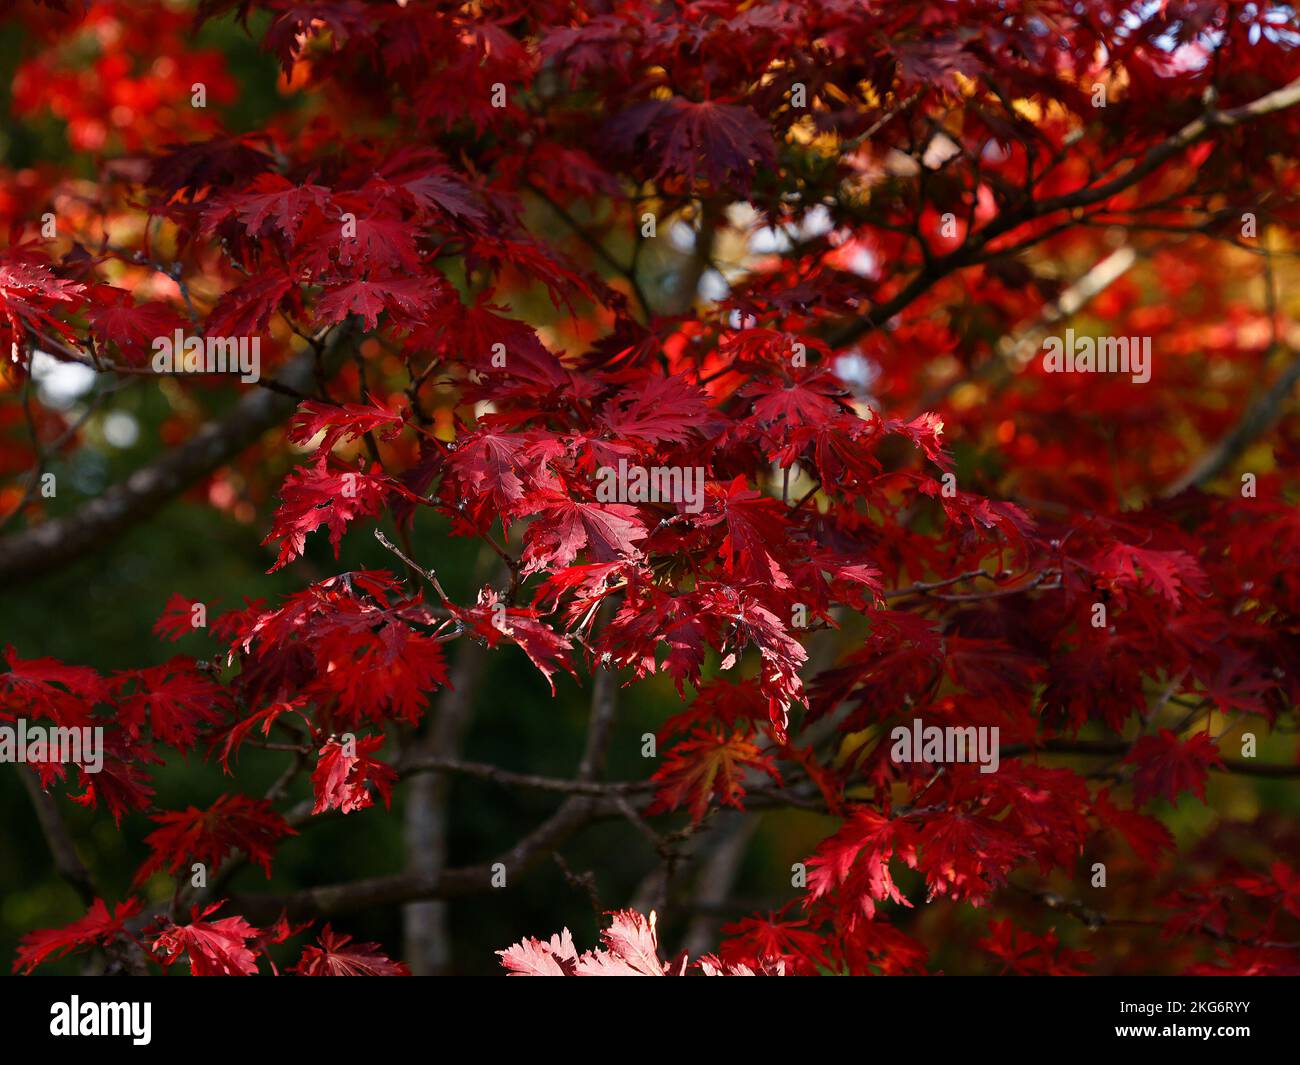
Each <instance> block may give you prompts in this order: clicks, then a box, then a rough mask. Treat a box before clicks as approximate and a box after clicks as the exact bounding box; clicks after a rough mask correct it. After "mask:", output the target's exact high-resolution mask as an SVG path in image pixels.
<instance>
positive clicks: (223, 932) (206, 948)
mask: <svg viewBox="0 0 1300 1065" xmlns="http://www.w3.org/2000/svg"><path fill="white" fill-rule="evenodd" d="M224 905H225V900H224V899H223V900H222V901H220V902H214V903H212V904H211V905H210V906H208V907H206V908H203V909H200V908H199V907H198V906H195V907H193V908H192V909H191V911H190V921H189V923H188V924H176V923H174V922H173V923H169V924H168V925H167V926H166V927H164V928H163V930H162V931H161V932H159V933H158V934H157V936H155V937H154V940H153V943H152V944H151V946H152V948H153V952H154V954H155V955H156V956H158V957H159V958H160V959H161V960H162V963H163V965H164V966H166V967H168V968H170V967H171V966H172V965H174V964H176V962H177V961H179V960H180V958H181V956H182V955H184V956H185V958H186V959H187V960H188V961H189V966H190V975H192V976H253V975H255V974H256V973H257V957H256V955H254V953H253V952H252V950H250V949H249V942H250V941H256V940H257V939H258V937H259V936H261V934H262V933H261V932H260V931H258V929H256V928H254V927H253V926H252V925H251V924H249V923H248V922H247V921H245V920H244V919H243V918H242V917H222V918H221V919H220V920H218V921H209V920H207V918H208V917H209V916H210V915H211V914H213V913H215V912H216V911H217V910H219V909H221V907H222V906H224Z"/></svg>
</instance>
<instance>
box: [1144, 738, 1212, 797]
mask: <svg viewBox="0 0 1300 1065" xmlns="http://www.w3.org/2000/svg"><path fill="white" fill-rule="evenodd" d="M1124 761H1125V762H1127V763H1129V764H1131V765H1134V766H1136V767H1137V769H1136V771H1135V772H1134V774H1133V800H1134V802H1136V803H1137V805H1138V806H1142V805H1144V804H1145V803H1147V802H1149V801H1150V800H1151V799H1153V798H1155V797H1156V796H1164V797H1165V798H1166V799H1168V800H1169V801H1170V802H1175V801H1177V799H1178V795H1179V794H1180V793H1181V792H1184V791H1190V792H1191V793H1192V794H1193V795H1195V796H1196V797H1197V798H1198V799H1200V800H1201V801H1202V802H1204V801H1205V780H1206V777H1208V776H1209V772H1210V767H1211V766H1215V765H1218V766H1221V765H1223V759H1222V758H1220V757H1219V749H1218V747H1216V746H1215V744H1214V741H1213V740H1212V739H1210V737H1209V736H1208V735H1207V734H1206V733H1204V732H1197V733H1195V734H1194V735H1193V736H1191V737H1190V738H1189V739H1187V740H1180V739H1179V738H1178V737H1177V736H1176V735H1175V734H1174V733H1172V732H1170V731H1169V729H1163V728H1162V729H1161V730H1160V731H1159V732H1158V733H1157V734H1156V735H1154V736H1143V737H1141V738H1140V739H1139V740H1138V741H1137V742H1136V743H1135V744H1133V749H1132V750H1131V751H1129V753H1128V755H1127V756H1126V757H1125V759H1124Z"/></svg>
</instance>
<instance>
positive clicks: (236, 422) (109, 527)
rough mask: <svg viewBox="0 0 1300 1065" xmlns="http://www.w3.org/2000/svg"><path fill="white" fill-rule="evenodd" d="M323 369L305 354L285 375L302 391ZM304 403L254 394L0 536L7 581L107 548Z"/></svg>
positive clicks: (334, 339)
mask: <svg viewBox="0 0 1300 1065" xmlns="http://www.w3.org/2000/svg"><path fill="white" fill-rule="evenodd" d="M351 333H352V328H351V324H350V323H345V324H344V325H342V326H340V327H339V328H338V329H337V330H335V332H334V333H333V335H332V336H331V337H330V341H329V342H328V344H327V349H328V356H327V365H328V366H329V367H330V368H331V370H332V369H337V367H338V365H339V364H340V363H341V362H342V357H343V352H342V348H343V347H344V340H345V337H347V336H350V335H351ZM315 368H316V358H315V354H314V353H313V352H304V353H303V354H301V355H298V356H297V357H295V358H294V359H293V361H291V362H290V363H289V364H288V365H287V366H286V367H285V368H284V370H283V371H282V372H281V373H280V375H279V378H278V380H279V381H280V383H281V384H283V385H285V386H286V387H288V388H292V389H295V391H296V390H299V389H300V388H303V387H308V386H310V384H311V382H312V380H313V379H314V373H315ZM296 405H297V404H296V402H295V401H294V400H293V399H292V398H291V397H288V396H284V395H281V394H279V393H276V392H272V391H269V390H258V391H256V392H252V393H250V394H249V395H247V396H245V397H244V398H243V399H242V400H240V401H239V403H238V404H237V405H236V406H235V408H234V409H233V410H232V411H230V412H229V413H228V414H226V415H224V416H223V417H221V418H218V419H216V420H214V421H211V422H208V423H207V424H206V425H204V426H203V428H201V429H200V430H199V431H198V432H197V433H195V434H194V436H192V437H191V438H190V439H189V440H187V441H185V443H183V444H182V445H181V446H180V447H178V448H175V449H174V450H171V451H168V452H167V453H166V454H164V455H163V456H162V457H161V458H159V459H157V460H155V461H154V462H151V463H148V464H147V465H145V466H142V467H141V468H140V469H138V470H136V471H135V472H134V473H132V474H131V476H130V477H128V478H127V479H126V480H125V481H121V482H119V483H118V484H115V485H113V486H112V487H111V488H109V489H108V490H107V491H105V492H104V493H103V494H102V495H101V496H99V497H98V498H97V499H92V500H90V501H89V502H86V503H84V504H82V505H81V506H80V507H78V508H77V509H76V510H75V511H73V512H72V513H71V514H68V515H65V516H63V517H58V518H52V519H50V520H49V521H45V522H41V523H40V524H39V525H34V526H32V527H31V528H28V529H24V530H22V531H21V532H17V533H13V534H11V535H10V536H7V537H5V538H4V539H3V540H0V583H4V584H6V585H15V584H19V583H21V582H23V581H28V580H33V579H34V578H36V577H40V576H43V575H44V574H46V573H49V572H51V571H53V570H57V569H58V568H59V567H61V566H64V565H66V564H68V563H70V562H75V561H76V560H77V559H79V558H82V557H83V556H85V555H89V554H91V553H93V552H94V551H97V550H98V549H100V548H102V547H103V546H104V545H105V544H107V543H108V542H109V541H110V540H113V539H115V538H116V537H118V536H120V535H121V534H122V533H124V532H126V531H127V530H128V529H130V528H131V527H132V526H134V525H138V524H139V523H140V522H142V521H143V520H144V519H145V518H147V517H149V516H150V515H151V514H153V513H154V512H155V511H157V510H159V509H160V508H161V507H162V506H163V505H164V504H166V503H167V502H169V501H170V500H172V499H174V498H175V497H176V496H178V495H180V494H181V493H182V492H184V491H185V489H187V488H188V487H189V486H190V485H192V484H194V483H195V482H196V481H199V480H201V479H202V478H204V477H206V476H207V475H208V474H210V473H212V472H213V471H214V470H216V469H219V468H220V467H221V466H224V465H225V464H226V463H228V462H229V461H231V460H232V459H233V458H235V456H237V455H238V454H239V453H240V452H241V451H243V450H244V449H245V448H248V447H250V446H252V445H253V444H254V443H255V442H256V441H257V439H258V438H259V437H260V436H261V435H262V434H263V433H264V432H266V430H268V429H270V428H272V427H273V426H276V425H278V424H279V423H280V422H282V421H284V420H285V419H286V418H287V417H288V416H289V415H290V414H291V413H292V412H293V410H294V408H295V406H296Z"/></svg>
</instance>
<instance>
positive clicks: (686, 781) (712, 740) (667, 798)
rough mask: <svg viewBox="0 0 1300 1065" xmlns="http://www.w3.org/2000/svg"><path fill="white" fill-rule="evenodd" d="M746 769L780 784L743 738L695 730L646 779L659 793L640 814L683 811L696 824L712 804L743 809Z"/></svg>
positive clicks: (773, 768)
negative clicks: (758, 771)
mask: <svg viewBox="0 0 1300 1065" xmlns="http://www.w3.org/2000/svg"><path fill="white" fill-rule="evenodd" d="M750 770H761V771H762V772H764V773H766V774H767V775H768V776H769V777H771V778H772V780H773V781H774V782H775V783H776V784H777V785H778V786H779V785H780V783H781V774H780V773H779V772H778V771H777V768H776V765H775V764H774V763H773V761H772V758H771V756H770V755H768V754H765V753H764V752H763V751H761V750H759V748H758V747H757V746H756V745H755V744H754V743H752V742H750V741H749V740H748V739H746V738H745V735H744V734H743V733H735V734H732V735H730V736H727V735H723V734H722V733H721V732H717V731H714V732H709V731H706V730H704V729H696V730H695V731H694V733H693V734H692V736H691V738H690V739H687V740H683V741H682V742H681V743H678V744H676V745H675V746H674V747H673V748H672V750H671V751H670V752H669V753H668V757H667V759H666V760H665V761H664V764H663V765H662V766H661V767H660V768H659V769H658V771H656V773H655V775H654V776H653V777H652V778H651V779H653V780H655V781H657V782H658V783H659V788H658V790H657V791H656V792H655V800H654V802H653V803H651V805H650V806H649V807H648V808H647V809H646V813H648V814H655V813H662V812H664V811H665V810H676V809H678V808H679V807H682V806H685V807H686V808H687V810H689V812H690V815H691V820H692V821H695V822H699V821H700V820H702V819H703V817H704V815H705V813H707V812H708V808H709V802H710V800H712V799H717V800H718V801H719V802H722V803H725V804H726V805H728V806H734V807H735V808H736V809H738V810H740V809H744V806H743V804H742V802H741V800H742V799H744V797H745V786H744V782H745V776H746V773H747V772H748V771H750Z"/></svg>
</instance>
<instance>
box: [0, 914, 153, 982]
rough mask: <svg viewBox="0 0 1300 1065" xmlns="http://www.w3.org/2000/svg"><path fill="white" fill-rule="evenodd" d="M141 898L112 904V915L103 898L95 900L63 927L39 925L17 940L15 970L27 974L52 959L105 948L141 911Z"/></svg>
mask: <svg viewBox="0 0 1300 1065" xmlns="http://www.w3.org/2000/svg"><path fill="white" fill-rule="evenodd" d="M140 906H141V903H140V900H139V899H127V900H126V901H125V902H120V903H118V904H117V905H116V906H115V907H113V912H112V914H111V915H110V914H109V912H108V907H107V906H106V905H105V904H104V900H103V899H95V900H94V901H93V902H92V903H91V904H90V908H89V909H88V910H86V913H85V915H84V916H82V917H78V918H77V919H76V920H75V921H73V922H72V923H71V924H69V925H64V926H63V927H62V928H38V929H36V930H35V931H33V932H28V933H26V934H25V935H24V936H23V937H22V939H21V940H19V943H18V956H17V958H15V959H14V966H13V971H14V972H18V970H19V969H21V970H22V971H23V975H28V974H30V973H31V971H32V970H33V969H35V968H36V966H38V965H42V964H44V963H45V962H47V961H49V960H50V959H51V958H62V957H64V956H65V955H67V954H75V953H79V952H81V951H83V950H86V949H87V948H89V947H104V946H107V945H108V944H110V943H111V942H113V940H115V939H116V938H117V937H118V936H119V935H121V934H122V933H123V931H124V930H125V927H126V922H127V920H128V919H129V918H131V917H134V916H135V915H136V914H137V913H139V912H140Z"/></svg>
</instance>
